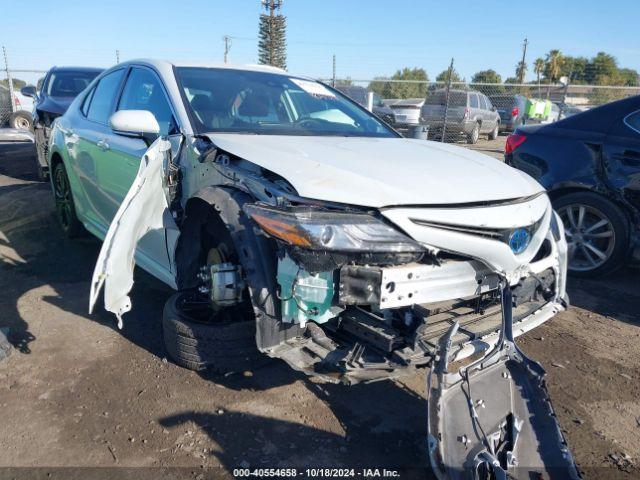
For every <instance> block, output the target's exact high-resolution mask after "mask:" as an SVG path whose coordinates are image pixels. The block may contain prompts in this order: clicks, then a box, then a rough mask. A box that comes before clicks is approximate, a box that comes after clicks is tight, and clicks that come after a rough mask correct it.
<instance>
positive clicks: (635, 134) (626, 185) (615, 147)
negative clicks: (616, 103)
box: [603, 110, 640, 211]
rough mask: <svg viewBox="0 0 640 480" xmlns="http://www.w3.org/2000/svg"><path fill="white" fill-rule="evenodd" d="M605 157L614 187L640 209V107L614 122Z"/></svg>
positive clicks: (605, 165) (625, 199) (609, 177)
mask: <svg viewBox="0 0 640 480" xmlns="http://www.w3.org/2000/svg"><path fill="white" fill-rule="evenodd" d="M603 159H604V172H605V175H606V177H607V179H608V181H609V183H610V185H611V187H612V188H613V189H614V190H615V191H617V192H619V194H620V195H621V196H622V198H623V200H624V201H625V202H628V203H630V204H631V205H633V206H634V207H635V208H636V210H638V211H640V110H639V111H636V112H632V113H630V114H629V115H627V116H626V117H624V118H622V119H620V120H617V121H616V122H615V123H614V124H613V126H612V128H611V129H610V131H609V133H608V134H607V137H606V139H605V144H604V155H603Z"/></svg>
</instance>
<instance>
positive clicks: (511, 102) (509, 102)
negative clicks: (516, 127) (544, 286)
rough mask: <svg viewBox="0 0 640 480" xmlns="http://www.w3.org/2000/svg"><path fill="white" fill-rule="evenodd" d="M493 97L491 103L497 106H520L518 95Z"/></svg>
mask: <svg viewBox="0 0 640 480" xmlns="http://www.w3.org/2000/svg"><path fill="white" fill-rule="evenodd" d="M489 98H490V99H491V103H493V104H494V105H495V106H496V108H513V107H517V106H518V102H517V101H516V97H513V96H508V97H501V96H495V95H494V96H492V97H489Z"/></svg>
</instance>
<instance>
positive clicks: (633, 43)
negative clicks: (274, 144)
mask: <svg viewBox="0 0 640 480" xmlns="http://www.w3.org/2000/svg"><path fill="white" fill-rule="evenodd" d="M0 2H1V3H9V0H0ZM12 5H13V6H12V7H11V8H3V7H2V6H0V11H1V12H2V14H1V15H0V17H2V21H1V22H0V23H1V24H0V45H3V46H5V47H6V49H7V53H8V60H9V63H10V66H11V67H12V68H14V69H44V70H46V69H48V68H49V67H51V66H53V65H59V66H60V65H87V66H102V67H109V66H111V65H113V64H114V63H115V62H116V50H119V52H120V60H127V59H132V58H142V57H147V58H148V57H153V58H163V59H169V60H172V59H176V60H177V59H180V60H198V61H209V60H212V61H221V60H222V58H223V52H224V43H223V36H224V35H229V36H231V37H232V43H231V51H230V56H229V59H230V61H231V62H233V63H257V57H258V47H257V32H258V17H259V14H260V12H261V6H260V0H181V1H175V0H174V1H169V0H126V1H125V0H109V1H106V2H103V1H98V0H55V1H54V0H29V2H28V5H29V8H28V9H27V8H25V7H24V6H16V4H15V3H14V2H12ZM282 13H283V14H284V15H286V16H287V57H288V58H287V63H288V70H289V71H290V72H292V73H295V74H298V75H307V76H311V77H316V78H330V77H331V74H332V57H333V55H334V54H335V56H336V70H337V76H338V77H341V78H345V77H349V78H351V79H354V80H368V79H371V78H373V77H375V76H390V75H392V74H393V73H394V72H395V71H396V70H398V69H400V68H403V67H421V68H424V69H425V70H426V71H427V73H428V75H429V78H430V79H432V80H433V79H435V77H436V75H437V74H438V73H440V72H441V71H442V70H444V69H446V68H447V67H448V65H449V62H450V61H451V58H454V64H455V68H456V70H457V71H458V72H459V73H460V74H461V76H463V77H465V78H466V79H467V80H469V79H470V78H471V76H472V75H473V74H474V73H475V72H477V71H478V70H483V69H487V68H493V69H495V70H496V71H497V72H498V73H499V74H501V75H502V77H503V78H506V77H508V76H513V75H514V70H515V66H516V64H517V62H518V61H519V60H520V58H521V55H522V43H523V40H524V38H525V37H527V38H528V40H529V47H528V50H527V63H528V64H529V72H528V74H527V79H528V80H532V79H533V78H534V74H533V68H532V67H531V64H532V62H533V60H534V59H535V58H537V57H541V56H544V54H545V53H546V52H547V51H549V50H550V49H553V48H557V49H560V50H561V51H562V52H563V53H565V54H568V55H584V56H588V57H590V56H593V55H595V54H596V53H597V52H598V51H606V52H608V53H611V54H613V55H614V56H615V57H617V58H618V60H619V63H620V65H621V66H624V67H628V68H634V69H638V70H640V42H638V32H637V30H638V27H637V24H638V18H640V0H609V1H602V0H552V1H549V0H536V1H535V2H515V1H511V2H507V1H494V0H482V1H468V0H456V1H443V0H438V1H432V0H393V1H390V0H369V1H365V0H315V1H312V0H284V6H283V9H282ZM2 76H3V74H2V73H0V77H2ZM15 76H16V77H18V78H24V79H27V80H31V78H37V76H39V75H38V74H27V73H23V74H15ZM31 81H33V80H31Z"/></svg>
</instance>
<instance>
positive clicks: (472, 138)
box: [467, 123, 480, 145]
mask: <svg viewBox="0 0 640 480" xmlns="http://www.w3.org/2000/svg"><path fill="white" fill-rule="evenodd" d="M478 137H480V124H479V123H476V124H475V125H474V126H473V130H471V133H469V134H467V143H470V144H472V145H473V144H475V143H477V142H478Z"/></svg>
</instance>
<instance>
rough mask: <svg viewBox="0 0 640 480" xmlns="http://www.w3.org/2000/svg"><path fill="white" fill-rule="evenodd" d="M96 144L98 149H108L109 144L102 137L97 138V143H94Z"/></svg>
mask: <svg viewBox="0 0 640 480" xmlns="http://www.w3.org/2000/svg"><path fill="white" fill-rule="evenodd" d="M96 145H97V146H98V148H99V149H100V150H103V151H104V150H109V144H108V143H107V141H106V140H105V139H104V138H103V139H102V140H99V141H98V143H96Z"/></svg>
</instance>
